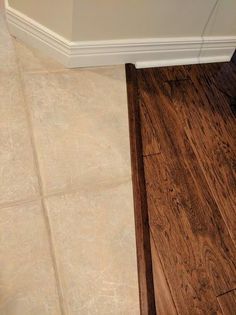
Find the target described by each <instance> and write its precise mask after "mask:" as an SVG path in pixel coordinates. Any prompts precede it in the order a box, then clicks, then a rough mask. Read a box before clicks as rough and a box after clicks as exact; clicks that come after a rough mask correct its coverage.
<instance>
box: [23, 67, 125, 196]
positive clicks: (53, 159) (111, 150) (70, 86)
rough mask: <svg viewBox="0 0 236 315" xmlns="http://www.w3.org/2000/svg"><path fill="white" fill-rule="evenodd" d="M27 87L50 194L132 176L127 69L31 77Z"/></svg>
mask: <svg viewBox="0 0 236 315" xmlns="http://www.w3.org/2000/svg"><path fill="white" fill-rule="evenodd" d="M25 88H26V95H27V101H28V104H29V106H30V109H31V113H32V121H33V127H34V132H35V139H36V144H37V150H38V156H39V163H40V168H41V174H42V177H43V184H44V190H45V191H46V193H51V192H55V191H56V192H57V191H64V190H67V189H75V188H76V189H78V188H85V187H89V188H90V189H93V187H97V186H100V185H111V184H112V182H114V181H115V182H120V181H123V180H125V179H127V178H128V177H129V175H130V156H129V137H128V117H127V100H126V84H125V73H124V68H123V67H112V68H100V69H96V70H95V69H87V70H71V71H68V72H65V73H48V74H26V75H25Z"/></svg>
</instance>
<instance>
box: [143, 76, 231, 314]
mask: <svg viewBox="0 0 236 315" xmlns="http://www.w3.org/2000/svg"><path fill="white" fill-rule="evenodd" d="M138 79H139V84H140V97H141V107H142V109H141V110H142V111H143V110H145V109H146V111H147V112H148V114H149V116H148V117H149V119H151V122H152V128H153V129H155V140H156V141H157V142H158V147H160V150H161V154H158V155H154V156H148V157H145V158H144V161H145V176H146V185H147V198H148V208H149V214H150V225H151V230H152V233H153V236H154V240H155V244H156V246H157V248H158V249H159V250H160V258H161V261H162V264H163V267H164V270H165V272H166V275H167V278H168V282H169V283H170V288H171V292H172V295H173V298H174V301H175V304H176V306H177V309H178V311H179V313H180V314H190V313H191V312H193V309H192V307H193V305H194V309H197V310H198V311H196V314H220V313H221V311H220V309H219V306H218V304H217V301H216V295H218V294H221V293H222V292H226V291H228V290H230V289H232V288H234V286H236V278H235V275H236V273H235V264H234V262H235V248H234V245H233V242H232V240H231V238H230V236H229V233H228V230H227V228H226V226H225V223H224V221H223V219H222V217H221V214H220V212H219V209H218V206H217V204H216V203H215V201H214V199H213V198H212V196H211V194H210V191H209V187H208V184H207V182H206V180H205V177H204V175H203V172H202V171H201V168H200V167H199V164H198V160H197V158H196V155H195V153H194V152H193V150H192V147H191V143H190V141H189V139H188V137H187V134H186V132H185V130H184V128H183V122H182V121H181V120H179V116H178V114H177V112H176V108H175V105H174V104H173V103H172V102H171V99H170V97H169V87H168V85H167V86H165V85H164V86H160V85H159V84H156V82H157V81H156V74H155V73H154V74H152V72H151V71H149V74H148V79H147V78H146V77H145V72H144V71H139V74H138ZM150 91H151V92H150ZM153 91H155V94H154V93H153ZM181 97H182V96H180V99H181ZM144 116H145V114H144ZM146 117H147V116H146ZM143 150H144V154H145V147H144V148H143ZM149 153H150V147H149ZM173 270H176V272H175V273H173ZM186 301H187V303H186ZM191 301H192V302H191ZM188 302H189V303H188ZM191 314H193V313H191Z"/></svg>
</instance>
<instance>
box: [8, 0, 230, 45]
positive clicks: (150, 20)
mask: <svg viewBox="0 0 236 315" xmlns="http://www.w3.org/2000/svg"><path fill="white" fill-rule="evenodd" d="M215 3H216V0H97V1H96V0H39V1H33V0H9V4H10V6H11V7H13V8H15V9H17V10H19V11H21V12H22V13H25V14H26V15H27V16H29V17H31V18H33V19H35V20H36V21H38V22H39V23H41V24H43V25H45V26H46V27H48V28H49V29H51V30H53V31H55V32H57V33H58V34H60V35H62V36H64V37H65V38H67V39H69V40H73V41H79V40H85V41H88V40H109V39H129V38H131V39H135V38H152V37H153V38H155V37H185V36H186V37H188V36H190V37H191V36H201V35H202V32H203V29H204V26H205V24H206V21H207V19H208V17H209V14H210V12H211V10H212V8H213V6H214V4H215ZM205 35H209V36H221V35H223V36H224V35H226V36H232V35H234V36H236V0H219V5H218V7H217V10H216V11H215V13H214V15H213V16H212V18H211V20H210V22H209V25H208V27H207V28H206V30H205Z"/></svg>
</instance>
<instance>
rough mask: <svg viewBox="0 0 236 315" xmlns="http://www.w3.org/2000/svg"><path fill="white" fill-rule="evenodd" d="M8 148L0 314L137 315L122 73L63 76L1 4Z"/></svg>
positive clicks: (0, 79)
mask: <svg viewBox="0 0 236 315" xmlns="http://www.w3.org/2000/svg"><path fill="white" fill-rule="evenodd" d="M0 4H2V2H0ZM0 147H1V150H0V257H1V259H0V270H1V274H0V314H1V315H78V314H79V315H88V314H98V315H100V314H101V315H106V314H114V315H116V314H123V315H126V314H131V315H132V314H139V294H138V278H137V261H136V246H135V227H134V213H133V212H134V211H133V197H132V187H131V186H132V182H131V174H130V173H131V172H130V155H129V136H128V113H127V100H126V82H125V72H124V67H123V66H116V67H107V68H93V69H75V70H68V69H64V68H63V66H61V65H59V64H58V63H57V62H55V61H53V60H51V59H48V58H47V57H45V56H41V54H40V53H39V52H37V51H35V50H31V49H29V48H28V47H26V46H25V45H24V44H22V43H21V42H19V41H17V40H16V39H14V38H11V36H10V35H9V33H8V31H7V27H6V22H5V17H4V11H3V9H2V6H1V5H0Z"/></svg>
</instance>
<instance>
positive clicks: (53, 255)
mask: <svg viewBox="0 0 236 315" xmlns="http://www.w3.org/2000/svg"><path fill="white" fill-rule="evenodd" d="M14 49H15V54H16V61H17V67H18V69H17V70H18V71H17V74H18V78H19V83H20V87H21V92H22V96H23V101H24V108H25V113H26V120H27V124H28V129H29V134H30V142H31V147H32V151H33V157H34V164H35V165H34V166H35V172H36V174H37V178H38V186H39V192H40V198H41V205H42V212H43V216H44V220H45V224H46V228H47V233H48V238H49V245H50V253H51V258H52V263H53V267H54V274H55V280H56V285H57V291H58V299H59V304H60V310H61V315H66V310H65V303H64V298H63V289H62V284H61V280H60V276H59V269H58V265H57V260H56V253H55V246H54V243H53V238H52V228H51V225H50V221H49V216H48V212H47V208H46V205H45V202H44V199H43V197H42V196H43V182H42V178H41V173H40V166H39V160H38V154H37V149H36V141H35V137H34V131H33V126H32V118H31V114H30V109H29V107H28V103H27V99H26V95H25V86H24V80H23V76H22V73H21V66H20V61H19V58H18V55H17V52H16V48H15V46H14Z"/></svg>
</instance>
